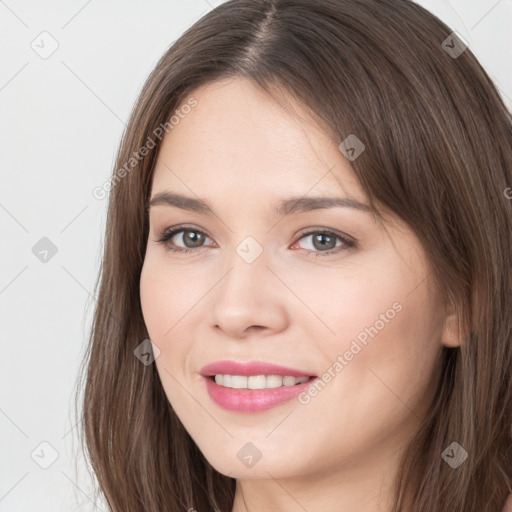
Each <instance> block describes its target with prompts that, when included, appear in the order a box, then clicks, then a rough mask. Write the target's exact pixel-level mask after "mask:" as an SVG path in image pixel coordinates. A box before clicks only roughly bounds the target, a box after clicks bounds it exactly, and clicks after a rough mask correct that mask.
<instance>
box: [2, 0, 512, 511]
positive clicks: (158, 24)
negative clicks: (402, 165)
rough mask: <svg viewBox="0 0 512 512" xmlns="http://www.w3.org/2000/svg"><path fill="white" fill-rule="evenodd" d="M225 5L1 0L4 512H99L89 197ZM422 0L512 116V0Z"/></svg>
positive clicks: (99, 220) (96, 212) (97, 240)
mask: <svg viewBox="0 0 512 512" xmlns="http://www.w3.org/2000/svg"><path fill="white" fill-rule="evenodd" d="M220 3H222V2H220V1H218V2H214V1H213V0H209V1H208V2H207V1H206V0H193V1H192V0H187V1H185V0H182V1H177V0H173V1H167V2H164V1H158V0H152V1H150V2H142V1H139V2H136V1H134V0H131V1H124V2H121V1H120V0H111V1H108V2H106V1H103V2H99V1H98V0H89V1H85V0H74V1H68V2H64V1H60V2H59V1H56V0H52V1H46V2H35V1H33V2H30V1H28V0H6V1H5V2H4V1H1V0H0V33H1V34H2V38H3V41H2V44H1V45H0V62H1V63H2V66H1V69H0V108H1V116H0V120H1V122H0V137H1V146H0V147H1V151H0V169H1V188H0V226H1V229H2V232H1V236H2V246H3V247H4V250H3V252H2V254H3V255H4V259H3V263H2V265H1V266H0V308H1V316H0V318H1V322H2V324H1V332H2V350H1V354H2V356H1V358H0V383H1V387H0V389H1V395H0V432H1V434H2V435H1V441H0V442H1V445H0V453H1V454H2V455H1V459H0V512H21V511H23V512H57V511H65V512H73V511H79V510H80V511H90V510H94V506H93V503H92V501H91V500H90V496H91V489H92V488H91V483H90V480H89V479H88V477H87V473H86V472H85V471H84V469H85V466H84V461H83V460H82V459H81V458H80V457H78V458H77V454H76V453H77V441H76V438H75V435H76V430H77V429H76V428H74V427H75V422H74V417H75V416H74V407H73V396H74V395H73V392H74V386H75V379H76V376H77V370H78V364H79V361H80V359H81V357H82V355H83V350H84V348H85V343H86V340H87V337H88V334H89V328H90V324H91V318H92V312H93V308H94V305H95V302H94V301H95V299H94V296H93V294H92V291H93V287H94V283H95V280H96V276H97V273H98V269H99V264H100V258H101V252H102V243H103V232H104V222H105V218H106V206H107V199H103V200H97V199H95V198H94V197H93V196H92V190H93V188H94V187H96V186H98V185H102V184H103V183H104V182H105V181H107V180H108V178H109V176H110V174H111V172H112V167H113V165H114V157H115V153H116V150H117V145H118V143H119V140H120V136H121V133H122V130H123V128H124V123H125V122H126V121H127V119H128V116H129V113H130V111H131V108H132V105H133V103H134V101H135V99H136V97H137V95H138V93H139V91H140V89H141V87H142V85H143V83H144V81H145V79H146V77H147V75H148V74H149V72H150V71H151V70H152V69H153V67H154V66H155V64H156V62H157V60H158V59H159V58H160V57H161V55H162V54H163V53H164V52H165V50H166V49H167V48H168V47H169V45H170V44H171V43H172V42H173V41H174V40H176V39H177V38H178V37H179V36H180V35H181V34H182V33H183V31H184V30H185V29H187V28H188V27H189V26H190V25H192V24H193V23H194V22H195V21H197V20H198V19H199V18H200V17H201V16H203V15H204V14H206V13H207V12H208V11H209V10H210V9H211V8H212V7H214V6H216V5H218V4H220ZM418 3H420V4H421V5H423V6H424V7H426V8H427V9H429V10H430V11H432V12H434V13H435V14H436V15H438V16H439V17H440V18H441V19H442V20H443V21H445V22H446V23H447V24H448V25H449V26H450V27H452V29H454V30H456V31H457V32H458V33H459V34H460V35H462V36H463V38H464V39H465V40H466V41H467V42H468V44H469V47H470V48H471V50H472V51H473V52H474V53H475V54H476V56H477V57H478V58H479V59H480V61H481V63H482V65H483V66H484V67H485V68H486V70H487V71H488V73H489V74H490V76H491V78H492V79H493V80H494V81H495V83H496V85H497V86H498V87H499V89H500V91H501V94H502V97H503V98H504V100H505V101H506V103H507V105H508V107H509V108H510V109H511V110H512V100H510V98H512V30H511V29H512V0H500V1H496V0H472V1H468V0H452V1H451V2H447V1H440V0H439V1H433V0H432V1H430V0H422V1H419V2H418ZM43 31H47V32H48V33H49V34H51V37H53V38H54V39H55V40H56V41H57V42H58V49H57V50H56V51H55V53H53V54H52V55H51V56H50V57H48V58H47V59H43V58H41V57H40V56H39V55H38V54H37V53H36V52H35V51H34V50H33V49H32V47H31V45H32V44H34V45H36V44H39V45H41V43H40V42H39V43H38V41H40V39H38V37H40V36H39V35H40V34H41V32H43ZM43 37H47V36H43ZM33 41H35V42H34V43H32V42H33ZM50 43H51V41H50V40H46V44H45V47H46V48H48V47H49V45H50ZM42 237H48V238H49V239H50V240H51V241H52V242H53V244H55V246H56V247H57V253H56V254H55V255H54V256H53V257H51V258H50V259H49V260H48V261H47V262H46V263H43V262H41V261H40V260H39V259H38V258H37V257H36V256H35V255H34V254H33V252H32V247H33V246H34V245H35V244H36V243H37V242H38V241H39V240H40V239H41V238H42ZM41 442H47V443H49V444H50V445H51V446H52V447H53V449H55V450H56V452H57V453H58V458H57V459H56V460H55V462H54V463H53V464H52V465H51V466H50V467H49V468H48V469H42V468H41V467H40V466H39V465H38V464H37V463H36V462H35V461H34V460H33V458H32V457H31V453H33V452H34V450H36V451H35V455H34V458H36V459H37V460H40V461H44V460H45V458H46V460H49V459H48V457H49V456H51V449H50V448H48V446H46V445H43V446H42V447H40V446H39V445H40V443H41ZM38 454H39V458H38V457H37V455H38ZM75 464H77V466H78V474H77V473H76V471H75ZM102 509H103V510H106V508H105V506H103V507H102Z"/></svg>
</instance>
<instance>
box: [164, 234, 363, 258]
mask: <svg viewBox="0 0 512 512" xmlns="http://www.w3.org/2000/svg"><path fill="white" fill-rule="evenodd" d="M183 231H191V232H193V233H200V234H201V235H204V236H205V237H207V238H210V237H209V236H208V235H207V234H206V233H205V232H204V231H202V230H200V229H196V228H192V227H190V226H176V227H175V228H172V229H171V230H168V231H163V232H162V234H161V235H160V236H159V237H158V238H156V239H155V242H157V243H160V244H162V245H164V246H165V248H166V249H168V250H170V251H172V252H176V253H182V254H186V253H194V252H197V251H198V250H200V249H203V248H204V246H202V247H198V248H195V249H190V248H181V247H180V248H176V247H175V246H173V245H171V244H170V243H169V242H170V240H171V238H173V237H174V236H175V235H177V234H178V233H180V232H183ZM314 234H322V235H329V236H334V237H336V238H338V239H339V240H341V241H342V242H343V244H344V245H345V247H343V246H342V247H341V249H340V247H338V248H337V249H332V250H330V251H311V250H307V249H305V250H306V251H307V253H308V256H311V257H313V258H318V257H321V256H331V255H332V254H336V253H339V252H342V251H346V250H348V249H353V248H355V247H357V244H356V242H355V241H353V240H351V239H349V238H348V237H346V236H343V235H341V234H340V233H336V232H334V231H329V230H326V229H316V230H311V231H307V232H305V233H302V234H301V235H300V237H299V238H298V239H297V241H299V240H302V239H303V238H305V237H307V236H310V235H314ZM294 245H295V243H294Z"/></svg>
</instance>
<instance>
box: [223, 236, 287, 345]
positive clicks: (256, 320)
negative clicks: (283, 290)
mask: <svg viewBox="0 0 512 512" xmlns="http://www.w3.org/2000/svg"><path fill="white" fill-rule="evenodd" d="M267 256H268V253H267V252H266V251H264V250H263V247H262V245H261V244H260V243H259V242H258V241H257V240H256V239H255V238H254V237H252V236H247V237H245V238H244V239H243V240H242V242H240V243H239V244H238V245H237V246H236V247H235V248H234V252H233V254H231V256H230V257H229V258H228V262H227V265H228V266H229V269H228V272H227V274H225V276H224V278H223V279H222V282H221V283H219V286H218V289H217V291H216V297H215V302H214V306H213V311H214V323H215V324H216V325H218V326H219V327H221V328H222V329H223V330H224V331H226V332H229V333H230V334H231V335H233V336H237V335H240V334H241V333H242V332H243V331H244V330H245V329H247V328H248V327H251V326H256V325H257V326H260V327H271V328H272V329H273V330H274V329H276V328H277V329H279V328H281V327H282V325H283V324H284V323H285V321H286V315H285V308H284V305H283V304H282V302H280V299H279V294H278V293H277V292H276V289H277V288H276V283H275V282H274V281H275V280H276V278H275V276H274V275H273V273H272V272H271V271H270V270H269V268H268V266H267V265H268V264H269V261H268V258H267Z"/></svg>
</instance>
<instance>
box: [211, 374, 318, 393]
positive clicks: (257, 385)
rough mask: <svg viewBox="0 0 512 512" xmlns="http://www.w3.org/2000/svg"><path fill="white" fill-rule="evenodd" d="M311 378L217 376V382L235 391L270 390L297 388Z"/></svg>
mask: <svg viewBox="0 0 512 512" xmlns="http://www.w3.org/2000/svg"><path fill="white" fill-rule="evenodd" d="M308 380H309V377H288V376H286V377H281V376H280V375H252V376H250V377H247V376H243V375H221V374H218V375H215V382H216V383H217V384H218V385H219V386H223V387H225V388H234V389H268V388H279V387H281V386H295V385H296V384H300V383H301V382H306V381H308Z"/></svg>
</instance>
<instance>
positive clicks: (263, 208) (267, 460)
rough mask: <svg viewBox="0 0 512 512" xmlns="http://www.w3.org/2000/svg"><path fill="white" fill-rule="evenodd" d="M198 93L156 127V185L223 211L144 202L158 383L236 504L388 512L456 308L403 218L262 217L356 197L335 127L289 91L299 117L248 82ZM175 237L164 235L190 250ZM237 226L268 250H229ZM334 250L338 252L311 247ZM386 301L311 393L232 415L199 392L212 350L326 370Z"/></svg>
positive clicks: (147, 313) (214, 355) (146, 280)
mask: <svg viewBox="0 0 512 512" xmlns="http://www.w3.org/2000/svg"><path fill="white" fill-rule="evenodd" d="M192 96H193V97H194V98H195V99H196V100H197V102H198V105H197V107H196V108H194V109H193V110H192V112H191V113H190V114H188V115H187V116H185V117H184V118H183V119H181V120H180V122H179V124H178V125H176V126H175V127H174V128H173V130H172V131H170V132H169V134H168V135H166V137H165V138H164V141H163V143H162V144H163V145H162V147H161V149H160V152H159V155H158V160H157V163H156V166H155V170H154V175H153V181H152V189H151V197H153V196H154V195H155V194H156V193H157V192H161V191H163V190H167V191H172V192H177V193H181V194H185V195H188V196H191V197H200V198H203V199H206V200H207V201H209V202H210V204H211V205H212V206H213V208H214V209H215V212H216V213H217V215H216V216H215V215H204V214H200V213H196V212H189V211H185V210H182V209H179V208H176V207H172V206H165V205H160V206H154V207H152V208H151V209H150V214H149V215H150V233H149V237H148V243H147V248H146V254H145V259H144V265H143V268H142V274H141V279H140V298H141V305H142V310H143V315H144V320H145V324H146V327H147V329H148V334H149V336H150V339H151V340H152V342H153V343H154V345H156V346H157V347H158V348H159V350H160V355H159V356H158V357H157V359H156V361H155V364H156V366H157V369H158V373H159V375H160V378H161V382H162V385H163V388H164V390H165V393H166V395H167V397H168V399H169V401H170V403H171V405H172V407H173V408H174V410H175V411H176V414H177V415H178V417H179V418H180V420H181V421H182V423H183V425H184V426H185V428H186V430H187V431H188V432H189V434H190V435H191V437H192V438H193V439H194V441H195V442H196V444H197V445H198V447H199V449H200V450H201V452H202V453H203V454H204V456H205V457H206V459H207V460H208V461H209V463H210V464H211V465H212V466H213V467H214V468H215V469H216V470H217V471H219V472H220V473H223V474H225V475H228V476H230V477H233V478H236V479H237V490H236V496H235V502H234V506H233V509H232V510H233V512H235V511H246V510H249V511H256V510H267V511H275V512H277V511H287V512H290V511H291V512H294V511H301V512H303V510H304V509H305V510H308V511H309V512H316V511H322V512H329V511H336V512H340V510H347V511H348V510H350V511H351V512H363V511H365V512H366V511H368V510H372V511H379V512H387V511H390V510H391V496H390V485H391V483H392V478H393V476H394V474H395V472H396V468H397V464H398V460H399V459H398V458H399V455H400V454H401V452H402V450H403V449H404V447H405V446H406V444H407V442H408V441H409V439H410V437H411V436H412V434H413V433H414V431H415V430H416V429H417V428H418V427H419V425H420V423H421V421H422V419H423V418H424V416H425V414H426V412H427V410H428V407H429V406H430V403H431V400H432V397H433V393H434V389H435V385H436V382H437V379H438V376H439V371H440V370H439V369H440V366H439V361H440V360H439V355H440V352H441V349H442V346H443V345H446V346H455V345H457V344H458V339H457V336H456V333H455V325H456V318H455V314H454V313H453V311H452V310H451V309H450V308H448V307H445V306H444V305H443V304H441V301H440V295H439V293H438V290H437V289H436V288H435V286H434V284H433V280H432V277H431V268H430V266H429V262H428V261H427V259H426V256H425V253H424V250H423V249H422V247H421V245H420V243H419V241H418V239H417V237H416V236H415V234H414V233H413V232H412V231H411V230H410V229H409V228H408V227H407V226H406V225H404V224H403V223H401V222H400V221H399V220H398V219H397V218H393V217H389V218H388V219H387V220H386V223H385V224H384V225H381V224H379V223H378V222H377V221H376V220H375V218H374V217H373V216H372V215H371V214H370V213H368V212H363V211H358V210H355V209H352V208H347V207H337V208H330V209H320V210H313V211H310V212H306V213H299V214H293V215H288V216H281V217H275V216H273V215H272V213H271V208H270V205H271V204H272V203H274V202H276V201H278V200H279V199H281V198H287V197H289V196H304V195H306V194H307V196H308V197H310V196H311V197H312V196H320V195H330V196H332V195H336V196H340V197H350V198H353V199H357V200H358V201H360V202H362V203H366V204H367V198H366V196H365V194H364V193H363V190H362V188H361V187H360V185H359V183H358V182H357V180H356V178H355V176H354V175H353V173H352V171H351V167H350V162H349V161H348V160H347V159H345V157H344V156H343V154H342V153H341V152H340V150H339V149H338V144H339V143H340V142H341V140H339V141H333V140H331V139H330V138H329V137H328V136H327V135H326V134H325V133H324V132H323V131H322V130H321V129H320V128H319V127H318V125H316V124H315V123H314V122H313V121H312V120H311V119H310V118H308V116H307V114H306V112H305V111H304V110H303V109H301V106H300V105H298V104H296V103H293V102H291V104H293V105H294V108H295V115H292V114H291V113H290V111H289V110H286V109H283V108H282V107H281V106H279V105H278V104H277V103H276V102H274V101H272V99H271V98H270V97H268V96H267V95H265V94H264V93H263V92H262V91H260V90H259V89H257V88H255V86H253V85H252V84H251V83H250V82H249V81H247V80H245V79H229V80H224V81H222V82H216V83H214V84H209V85H207V86H203V87H201V88H199V89H197V90H196V91H194V93H193V95H192ZM185 101H186V100H185ZM290 101H291V100H290ZM181 223H186V224H187V225H188V226H187V227H188V228H189V229H192V230H193V229H199V230H201V231H203V232H205V233H206V235H207V237H206V238H205V239H204V242H203V243H202V247H201V248H200V249H198V250H197V252H196V253H188V254H182V253H173V252H171V251H169V250H166V249H165V246H164V245H163V244H160V243H157V242H155V239H156V238H157V237H158V236H160V235H161V233H162V231H164V230H166V229H168V228H170V227H173V226H177V225H179V224H181ZM310 228H318V229H326V230H331V231H334V232H336V231H337V232H341V233H344V234H346V235H349V236H350V237H352V238H354V239H355V240H356V241H357V247H356V248H354V249H346V248H345V246H343V248H342V250H340V244H342V242H341V241H338V242H336V247H335V248H334V249H333V248H332V247H333V246H332V245H331V246H329V247H328V248H327V249H322V248H321V246H319V245H316V246H315V245H314V242H313V239H314V237H313V236H311V235H310V236H306V237H303V238H301V236H302V234H303V233H305V232H306V231H308V230H309V229H310ZM194 234H195V236H198V235H197V233H196V232H193V233H192V235H194ZM183 235H184V233H183V232H181V233H178V234H176V235H175V236H174V237H173V239H172V241H173V242H174V244H175V245H176V246H177V247H178V248H187V247H188V248H194V245H193V244H191V243H190V240H187V239H186V238H184V237H183ZM247 236H252V237H253V238H254V239H255V240H257V242H258V243H259V244H260V246H261V247H262V248H263V253H262V254H261V255H260V256H259V257H258V258H257V259H256V260H255V261H254V262H253V263H250V264H248V263H247V262H246V261H245V260H244V259H242V258H241V257H240V256H239V255H238V254H237V252H236V248H237V246H238V245H239V244H240V243H241V242H242V241H243V240H244V239H245V237H247ZM187 241H188V245H186V244H187ZM169 243H170V244H172V242H169ZM329 249H332V250H333V251H336V250H338V251H339V252H337V253H336V254H331V255H329V256H324V255H321V256H320V257H318V258H315V257H312V256H311V255H310V254H309V255H308V251H310V253H321V252H322V250H323V251H325V250H329ZM394 303H399V304H400V305H401V310H400V312H397V313H396V315H394V318H393V319H391V320H389V321H388V322H387V323H385V327H384V328H382V329H380V330H379V332H378V334H377V335H375V336H374V337H373V338H369V341H368V343H367V345H362V344H360V345H361V346H362V347H363V348H362V350H360V351H359V352H358V353H357V355H355V356H353V358H352V359H351V360H350V361H346V362H347V364H346V366H344V367H343V369H342V371H339V372H338V373H336V372H334V375H335V376H334V378H332V379H331V381H330V382H329V383H328V384H327V385H326V386H325V387H324V388H323V389H322V390H321V391H320V392H319V393H318V394H317V395H316V396H315V397H313V398H311V400H310V401H309V403H307V404H305V405H304V404H301V403H299V401H297V400H296V399H294V400H292V401H290V402H287V403H285V404H283V405H280V406H278V407H275V408H273V409H270V410H267V411H264V412H258V413H246V414H242V413H237V412H232V411H227V410H224V409H222V408H221V407H219V406H218V405H217V404H216V403H214V402H213V401H212V400H211V399H210V398H209V396H208V394H207V392H206V387H205V382H204V379H203V377H202V376H201V375H200V373H199V372H200V370H201V368H202V367H203V366H204V365H206V364H208V363H211V362H213V361H218V360H221V359H233V360H237V361H240V362H246V361H255V360H261V361H267V362H273V363H275V364H280V365H283V366H289V367H293V368H297V369H299V370H303V371H306V372H307V373H309V374H315V375H322V374H323V373H324V372H326V371H327V370H328V369H329V368H331V373H333V372H332V367H333V363H334V362H335V361H336V360H337V357H338V356H339V355H341V356H343V354H345V353H346V351H347V350H349V349H350V346H351V343H352V341H353V340H354V339H355V338H356V337H357V335H358V334H359V333H361V332H362V331H364V329H365V327H369V326H371V325H375V323H376V321H377V320H379V318H382V317H381V315H382V314H385V313H386V311H387V310H389V309H390V308H392V305H393V304H394ZM248 442H251V443H253V444H254V445H255V446H256V447H257V448H258V450H259V451H260V452H261V459H260V460H259V461H258V462H257V463H256V464H255V465H253V466H252V467H250V468H249V467H246V466H245V465H244V464H242V463H241V461H240V460H239V459H238V457H237V452H238V451H239V450H240V449H241V448H242V447H243V446H244V445H245V444H246V443H248ZM242 492H243V496H242Z"/></svg>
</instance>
